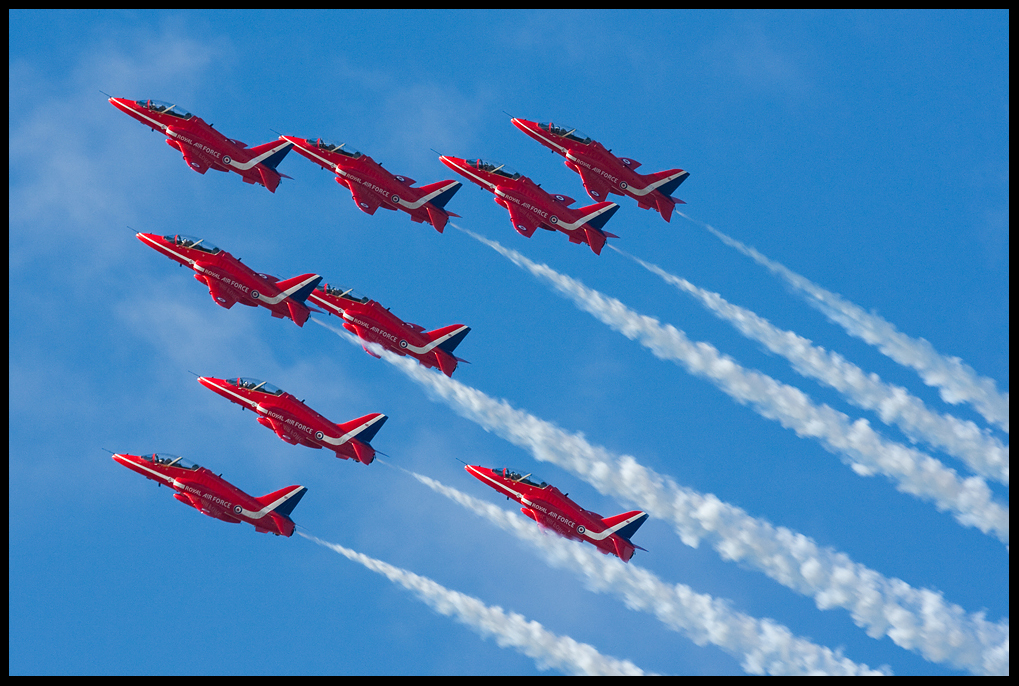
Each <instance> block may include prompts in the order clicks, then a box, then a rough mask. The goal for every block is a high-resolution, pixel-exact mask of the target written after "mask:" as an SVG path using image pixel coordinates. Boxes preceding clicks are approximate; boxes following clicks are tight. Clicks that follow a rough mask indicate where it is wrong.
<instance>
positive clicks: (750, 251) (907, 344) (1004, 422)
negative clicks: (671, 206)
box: [679, 212, 1009, 432]
mask: <svg viewBox="0 0 1019 686" xmlns="http://www.w3.org/2000/svg"><path fill="white" fill-rule="evenodd" d="M679 215H680V216H681V217H684V218H685V219H689V220H690V221H692V222H693V223H695V224H698V225H700V226H703V227H704V228H705V229H707V230H708V231H710V232H711V233H712V234H714V235H715V236H716V237H717V238H718V239H719V240H720V241H722V242H723V243H725V244H726V245H728V246H730V247H732V248H735V249H736V250H738V251H740V252H741V253H743V254H744V255H746V256H747V257H749V258H751V259H752V260H754V262H757V263H758V264H759V265H761V266H762V267H765V268H766V269H768V271H770V272H771V273H772V274H775V275H776V276H778V277H780V278H781V279H782V280H784V281H785V282H786V283H787V284H788V285H789V286H790V287H792V289H793V290H794V291H795V292H796V293H798V294H799V295H801V296H803V298H804V299H805V300H806V301H807V303H808V304H810V305H811V306H812V307H814V308H816V309H817V310H819V311H820V312H821V313H822V314H823V315H824V316H825V317H827V318H828V319H829V320H830V321H832V322H834V323H835V324H838V325H839V326H841V327H842V328H844V329H845V330H846V332H847V333H848V334H849V335H851V336H855V337H856V338H859V339H861V340H863V341H866V342H867V343H869V344H870V345H873V346H875V347H877V349H878V350H880V351H881V352H882V353H884V354H885V355H887V356H888V357H890V358H891V359H893V360H895V361H896V362H898V363H899V364H901V365H903V366H904V367H909V368H911V369H913V370H915V371H916V372H917V373H918V374H919V375H920V378H921V379H923V381H924V383H925V384H927V385H928V386H932V387H934V388H937V389H938V390H939V391H940V394H941V399H942V400H944V401H945V402H946V403H950V404H952V405H958V404H960V403H969V404H971V405H972V406H973V407H974V408H975V409H976V410H977V412H979V413H980V414H982V415H983V416H984V418H985V419H987V421H988V422H991V423H992V424H996V425H997V426H999V427H1000V428H1002V429H1003V430H1004V431H1006V432H1007V431H1008V395H1009V394H1008V393H1000V392H999V391H998V388H997V385H996V384H995V383H994V380H993V379H988V378H986V377H982V376H980V375H978V374H977V373H976V372H975V371H974V370H973V369H972V368H971V367H970V366H968V365H967V364H965V363H964V362H963V361H962V360H960V359H959V358H958V357H946V356H944V355H942V354H940V353H939V352H938V351H937V350H935V349H934V346H932V345H931V344H930V343H929V342H928V341H926V340H924V339H923V338H911V337H909V336H907V335H906V334H904V333H902V332H900V331H899V330H898V329H896V328H895V327H894V326H893V325H892V324H890V323H889V322H887V321H885V320H884V319H882V318H881V317H879V316H878V315H876V314H874V313H873V312H865V311H864V310H863V308H862V307H859V306H858V305H854V304H853V303H851V302H849V301H848V300H846V299H845V298H843V297H842V296H840V295H837V294H835V293H832V292H830V291H827V290H825V289H823V288H821V287H820V286H818V285H817V284H815V283H813V282H812V281H810V279H807V278H806V277H804V276H800V275H799V274H797V273H796V272H794V271H792V270H790V269H789V268H787V267H785V266H783V265H781V264H779V263H778V262H775V261H774V260H770V259H768V258H767V257H765V256H764V255H762V254H761V253H759V252H758V251H757V250H755V249H754V248H751V247H750V246H748V245H745V244H743V243H741V242H739V241H737V240H736V239H734V238H730V237H729V236H726V235H725V234H724V233H722V232H721V231H719V230H718V229H716V228H714V227H713V226H711V225H709V224H705V223H704V222H701V221H698V220H696V219H692V218H691V217H688V216H687V215H685V214H683V213H682V212H680V213H679Z"/></svg>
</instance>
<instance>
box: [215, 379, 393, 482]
mask: <svg viewBox="0 0 1019 686" xmlns="http://www.w3.org/2000/svg"><path fill="white" fill-rule="evenodd" d="M198 383H200V384H202V385H203V386H205V387H206V388H208V389H209V390H210V391H215V392H216V393H219V394H220V395H221V396H223V397H224V398H226V399H227V400H229V401H231V402H234V403H237V404H238V405H240V406H241V407H242V408H244V409H246V410H251V411H253V412H254V413H255V414H257V415H258V420H257V421H258V423H259V424H261V425H262V426H266V427H269V428H270V429H272V430H273V431H275V432H276V435H277V436H279V437H280V438H282V439H283V440H284V441H286V442H287V443H290V444H291V445H298V444H300V445H306V446H308V447H309V448H316V449H319V448H328V449H329V450H332V451H333V452H335V453H336V457H339V458H342V459H344V460H357V461H358V462H361V463H362V464H371V463H372V461H373V460H374V459H375V449H374V448H372V447H371V444H370V441H371V440H372V439H373V438H375V434H377V433H378V432H379V429H381V428H382V425H383V424H385V423H386V420H387V419H388V417H386V415H384V414H379V413H378V412H375V413H372V414H367V415H365V416H363V417H361V418H359V419H354V420H352V421H349V422H346V423H344V424H333V423H332V422H330V421H329V420H328V419H326V418H325V417H323V416H322V415H320V414H319V413H318V412H315V411H314V410H312V409H311V408H310V407H308V406H307V405H305V404H304V403H303V402H302V401H300V400H298V399H297V398H295V397H294V396H292V395H290V394H289V393H287V392H285V391H281V390H280V389H278V388H276V387H275V386H273V385H272V384H269V383H266V382H264V381H259V380H258V379H213V378H211V377H207V376H200V377H198Z"/></svg>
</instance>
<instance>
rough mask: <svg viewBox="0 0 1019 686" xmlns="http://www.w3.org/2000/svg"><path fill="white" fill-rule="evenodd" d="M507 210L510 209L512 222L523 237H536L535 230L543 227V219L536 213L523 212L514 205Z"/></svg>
mask: <svg viewBox="0 0 1019 686" xmlns="http://www.w3.org/2000/svg"><path fill="white" fill-rule="evenodd" d="M507 209H509V215H510V221H511V222H512V223H513V228H514V229H516V230H517V232H518V233H520V234H521V235H523V236H527V237H528V238H530V237H531V236H533V235H534V231H535V229H537V228H538V227H539V226H541V218H540V217H538V215H536V214H535V213H533V212H521V211H520V210H518V209H516V208H515V207H514V206H513V205H510V206H509V207H508V208H507Z"/></svg>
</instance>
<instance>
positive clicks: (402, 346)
mask: <svg viewBox="0 0 1019 686" xmlns="http://www.w3.org/2000/svg"><path fill="white" fill-rule="evenodd" d="M400 347H401V348H406V347H407V341H404V340H401V341H400Z"/></svg>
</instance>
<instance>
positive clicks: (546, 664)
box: [297, 531, 644, 676]
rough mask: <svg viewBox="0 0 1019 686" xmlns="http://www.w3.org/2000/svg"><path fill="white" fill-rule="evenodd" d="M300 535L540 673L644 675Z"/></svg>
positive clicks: (514, 617) (520, 619)
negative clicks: (412, 596)
mask: <svg viewBox="0 0 1019 686" xmlns="http://www.w3.org/2000/svg"><path fill="white" fill-rule="evenodd" d="M297 533H299V534H300V535H301V536H304V537H305V538H306V539H308V540H309V541H312V542H314V543H318V544H319V545H321V546H325V547H326V548H329V549H330V550H333V551H335V552H337V553H339V554H340V555H343V556H344V557H346V558H347V559H348V560H352V561H354V562H357V563H359V564H362V565H364V566H365V567H367V568H368V569H370V570H371V571H373V572H377V573H379V574H381V575H383V576H385V577H386V578H388V579H389V580H390V581H392V582H393V583H396V584H399V585H401V586H403V587H404V588H406V589H407V590H408V591H411V592H412V593H414V594H415V595H416V596H417V597H418V598H420V599H421V600H423V601H424V602H425V603H426V604H428V606H430V607H431V608H432V609H433V610H435V611H436V612H438V613H439V614H442V615H446V616H447V617H454V618H455V619H456V620H457V621H459V622H460V623H461V624H465V625H467V626H469V627H470V628H472V629H474V630H475V631H476V632H478V633H479V634H481V635H482V636H489V635H491V636H494V637H495V642H496V643H498V644H499V646H500V647H502V648H505V647H511V648H515V649H516V650H517V651H519V652H520V653H522V654H524V655H526V656H527V657H530V658H533V659H534V661H535V662H536V663H537V664H538V667H539V668H540V669H547V668H550V667H551V668H553V669H559V670H561V671H564V672H568V673H570V674H585V675H617V676H623V675H627V676H643V675H644V671H643V670H641V669H640V668H639V667H637V666H636V665H635V664H633V663H632V662H630V661H629V660H617V659H615V658H612V657H607V656H605V655H602V654H601V653H599V652H598V651H597V650H595V649H594V648H593V647H591V646H589V645H588V644H586V643H578V642H577V641H574V640H573V639H572V638H570V637H569V636H558V635H556V634H554V633H552V632H550V631H548V630H547V629H545V627H543V626H542V625H541V624H539V623H538V622H534V621H528V620H527V618H526V617H524V616H523V615H519V614H517V613H516V612H505V611H504V610H503V609H502V608H501V607H492V606H489V605H486V604H485V603H483V602H481V601H480V600H478V599H477V598H474V597H472V596H469V595H464V594H463V593H458V592H457V591H452V590H450V589H448V588H446V587H445V586H442V585H440V584H438V583H436V582H434V581H432V580H431V579H429V578H427V577H423V576H420V575H418V574H414V573H413V572H408V571H407V570H406V569H400V568H399V567H394V566H393V565H391V564H387V563H385V562H382V561H381V560H376V559H375V558H373V557H368V556H367V555H364V554H362V553H359V552H356V551H354V550H350V549H349V548H344V547H343V546H341V545H337V544H335V543H329V542H327V541H323V540H321V539H319V538H315V537H314V536H309V535H308V534H306V533H303V532H301V531H298V532H297Z"/></svg>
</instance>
